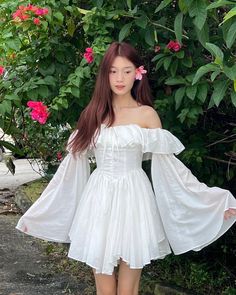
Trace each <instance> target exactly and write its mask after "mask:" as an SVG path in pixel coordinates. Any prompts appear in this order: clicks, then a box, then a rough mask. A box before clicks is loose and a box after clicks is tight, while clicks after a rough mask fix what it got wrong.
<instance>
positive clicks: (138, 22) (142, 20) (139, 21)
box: [135, 15, 148, 29]
mask: <svg viewBox="0 0 236 295" xmlns="http://www.w3.org/2000/svg"><path fill="white" fill-rule="evenodd" d="M135 23H136V25H137V26H138V27H141V28H143V29H146V26H147V23H148V19H147V17H146V16H145V15H142V16H140V17H139V18H137V19H135Z"/></svg>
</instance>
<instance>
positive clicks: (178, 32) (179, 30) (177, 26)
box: [174, 12, 183, 45]
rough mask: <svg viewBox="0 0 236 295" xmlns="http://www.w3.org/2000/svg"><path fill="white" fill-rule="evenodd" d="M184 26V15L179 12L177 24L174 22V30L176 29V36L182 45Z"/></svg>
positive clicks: (176, 19)
mask: <svg viewBox="0 0 236 295" xmlns="http://www.w3.org/2000/svg"><path fill="white" fill-rule="evenodd" d="M182 26H183V13H182V12H179V13H178V14H177V15H176V18H175V22H174V29H175V36H176V39H177V40H178V41H179V43H180V44H181V45H182V30H183V28H182Z"/></svg>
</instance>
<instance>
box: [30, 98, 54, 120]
mask: <svg viewBox="0 0 236 295" xmlns="http://www.w3.org/2000/svg"><path fill="white" fill-rule="evenodd" d="M27 106H28V107H30V108H31V109H33V110H32V111H31V113H30V115H31V118H32V120H35V121H38V122H39V123H40V124H45V123H46V121H47V118H48V116H49V113H48V109H47V106H45V105H44V104H43V103H42V102H41V101H32V100H31V101H28V102H27Z"/></svg>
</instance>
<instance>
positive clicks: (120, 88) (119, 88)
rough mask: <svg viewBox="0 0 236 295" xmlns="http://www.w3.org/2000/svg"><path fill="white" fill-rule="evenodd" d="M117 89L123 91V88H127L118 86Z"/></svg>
mask: <svg viewBox="0 0 236 295" xmlns="http://www.w3.org/2000/svg"><path fill="white" fill-rule="evenodd" d="M115 87H116V89H118V90H122V89H123V88H125V86H122V85H117V86H115Z"/></svg>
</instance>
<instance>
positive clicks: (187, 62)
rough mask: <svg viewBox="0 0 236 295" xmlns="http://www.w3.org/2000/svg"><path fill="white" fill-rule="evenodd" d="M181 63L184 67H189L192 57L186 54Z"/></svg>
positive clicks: (191, 64)
mask: <svg viewBox="0 0 236 295" xmlns="http://www.w3.org/2000/svg"><path fill="white" fill-rule="evenodd" d="M181 63H182V65H184V66H185V67H186V68H191V67H192V66H193V61H192V57H191V56H187V57H185V58H184V59H183V60H182V61H181Z"/></svg>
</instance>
